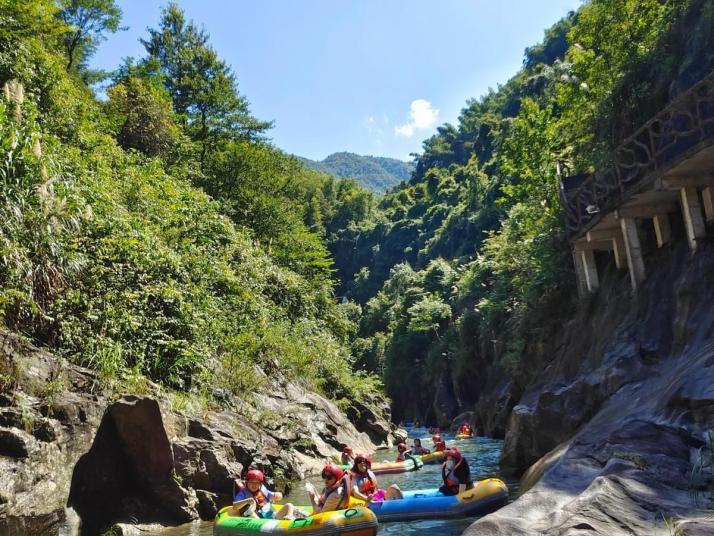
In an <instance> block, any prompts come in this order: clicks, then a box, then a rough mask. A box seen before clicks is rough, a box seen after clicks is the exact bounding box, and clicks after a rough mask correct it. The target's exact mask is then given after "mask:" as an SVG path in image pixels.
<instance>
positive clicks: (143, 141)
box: [0, 0, 379, 404]
mask: <svg viewBox="0 0 714 536" xmlns="http://www.w3.org/2000/svg"><path fill="white" fill-rule="evenodd" d="M120 17H121V12H120V11H119V9H118V8H117V7H116V4H115V3H114V2H113V1H112V0H72V1H66V2H65V1H64V0H63V1H62V2H54V1H52V0H31V1H27V2H16V1H14V0H0V85H3V84H4V85H5V88H6V93H7V94H6V98H5V99H2V100H1V102H0V151H2V164H1V165H0V176H1V177H2V181H3V186H2V189H0V191H1V195H2V197H1V198H0V210H1V211H2V214H3V218H2V221H3V224H2V228H1V233H0V282H1V283H2V286H1V288H0V315H1V316H2V320H3V323H4V324H5V325H6V326H8V327H9V328H11V329H13V330H17V331H20V332H23V333H25V334H27V335H28V336H30V337H31V338H33V339H34V340H35V341H36V342H38V343H40V344H44V345H46V346H48V347H49V348H52V349H54V350H55V351H58V352H61V353H62V354H64V355H66V356H67V357H68V358H69V359H71V360H73V361H75V362H77V363H80V364H83V365H87V366H91V367H93V368H96V369H97V370H99V371H100V372H101V373H102V376H103V377H104V378H105V379H106V380H107V381H108V382H110V383H111V382H117V383H118V384H119V385H126V384H130V385H135V386H136V385H137V382H141V381H144V379H150V380H153V381H156V382H160V383H161V384H163V385H165V386H166V387H167V388H172V389H179V390H183V391H187V392H189V393H193V394H195V395H197V396H199V397H201V398H202V399H204V400H206V401H220V400H221V399H222V398H223V397H225V395H226V393H234V394H245V393H250V392H254V391H255V390H257V389H260V387H261V384H262V383H264V381H265V380H264V378H265V376H264V375H263V374H262V373H261V372H260V371H264V372H267V373H270V371H275V370H281V371H282V372H283V373H284V375H285V376H286V377H288V378H291V379H294V380H296V381H300V382H302V383H304V384H305V385H306V386H308V387H310V388H313V389H319V390H322V391H323V392H324V393H325V394H327V395H328V396H330V397H332V398H333V399H335V400H338V401H343V402H342V403H344V404H349V401H350V400H353V399H356V398H357V397H360V398H362V397H363V396H364V394H365V393H371V392H374V391H378V390H379V388H378V381H377V379H376V378H375V377H373V376H368V375H366V374H364V373H356V372H354V371H353V368H352V357H351V354H350V350H349V341H350V338H351V336H352V334H353V330H354V327H353V326H354V323H353V322H352V321H351V318H350V316H349V314H350V313H351V311H350V310H349V308H345V307H343V306H340V305H338V304H337V302H336V299H335V296H334V290H333V273H334V268H333V262H332V258H331V256H330V254H329V251H328V249H327V247H326V244H325V238H324V237H325V235H326V234H327V232H328V226H330V225H332V222H333V220H334V221H339V220H340V218H342V219H350V218H351V214H352V211H353V206H355V207H356V210H358V211H359V210H361V211H363V212H365V213H366V212H368V211H369V210H370V207H371V204H372V197H371V195H370V194H369V193H367V192H366V191H363V190H362V189H360V188H358V187H357V186H356V184H354V183H352V182H340V181H336V180H334V179H332V178H330V177H327V176H325V175H323V174H321V173H318V172H315V171H311V170H308V169H306V168H305V167H304V166H303V165H302V164H301V163H300V162H299V161H298V160H297V159H296V158H294V157H291V156H289V155H286V154H285V153H283V152H281V151H280V150H278V149H276V148H275V147H274V146H272V145H271V144H270V143H269V142H268V141H266V138H265V132H266V131H267V129H268V128H269V127H270V124H269V123H266V122H264V121H261V120H259V119H257V118H255V117H254V116H253V115H252V114H251V112H250V106H249V103H248V100H247V99H246V97H245V96H243V95H242V94H240V93H239V92H238V89H237V83H236V77H235V75H234V73H233V72H232V71H231V69H230V67H229V66H228V65H226V64H225V62H224V61H222V60H221V59H220V57H218V54H217V53H216V51H215V50H214V49H213V48H212V47H211V45H210V39H209V36H208V35H207V34H206V33H205V32H204V31H203V30H201V29H200V28H199V26H197V25H196V24H195V23H194V22H193V21H190V20H187V19H186V18H185V16H184V14H183V12H182V10H181V8H180V7H179V6H178V5H176V4H169V5H168V6H167V7H166V8H165V9H164V11H163V13H162V16H161V20H160V22H159V24H158V25H157V27H156V28H152V29H150V30H149V31H148V35H147V37H146V39H145V40H144V41H143V43H144V46H145V48H146V55H145V57H143V58H141V59H138V60H134V59H128V60H127V61H126V62H125V63H124V64H123V65H121V66H118V68H117V70H116V72H114V73H111V75H110V78H109V82H110V84H109V88H108V90H107V93H106V94H107V99H106V101H100V100H98V99H97V98H95V96H94V94H93V92H92V90H91V88H90V87H89V86H88V85H87V84H88V83H89V82H90V81H92V80H96V73H93V74H92V73H90V72H89V70H88V67H87V66H88V60H89V59H90V57H91V54H92V53H93V52H94V50H95V48H96V44H97V43H98V42H99V41H100V40H101V39H102V37H103V36H104V35H106V32H112V31H117V30H119V29H120V28H119V24H120V22H119V21H120ZM90 74H91V76H90ZM18 83H19V84H18ZM18 88H19V89H18ZM10 93H12V95H11V94H10ZM16 93H21V94H16ZM20 102H21V104H20ZM13 103H17V104H13ZM262 378H263V379H262Z"/></svg>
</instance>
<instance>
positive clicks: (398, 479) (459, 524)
mask: <svg viewBox="0 0 714 536" xmlns="http://www.w3.org/2000/svg"><path fill="white" fill-rule="evenodd" d="M409 432H410V433H409V444H410V445H411V443H412V441H411V440H412V439H413V438H415V437H420V438H422V444H423V445H424V446H425V447H426V448H431V437H430V435H429V434H428V433H427V431H426V429H424V428H416V429H412V430H410V431H409ZM442 436H444V437H445V439H446V440H447V445H448V446H452V445H454V446H456V447H457V448H458V449H459V450H460V451H461V452H462V453H463V454H464V456H465V457H466V459H467V460H468V461H469V467H470V469H471V475H472V477H473V478H474V480H481V479H484V478H489V477H498V478H502V479H503V477H501V476H500V475H499V473H498V459H499V457H500V455H501V449H502V447H503V442H502V441H500V440H497V439H489V438H485V437H479V438H477V439H464V440H459V441H454V440H453V436H452V435H451V434H442ZM396 452H397V451H396V449H390V450H383V451H379V452H378V453H377V454H376V455H375V456H374V460H375V461H382V460H387V461H393V460H394V459H395V458H396ZM378 478H379V486H380V487H383V488H386V487H387V486H389V484H399V486H400V487H401V488H402V489H403V490H410V489H424V488H435V487H439V486H440V485H441V468H440V466H439V465H425V466H424V468H423V469H421V470H420V471H415V472H413V473H403V474H400V475H383V476H381V477H378ZM319 480H320V479H319V476H314V477H312V478H311V479H310V481H311V482H313V484H315V486H316V487H318V489H321V487H322V483H321V482H320V481H319ZM503 480H506V483H507V484H508V487H509V490H510V492H511V497H515V493H516V491H517V489H516V485H517V482H516V481H509V480H508V479H503ZM295 488H296V489H295V490H294V491H293V492H292V493H290V495H288V496H287V497H286V499H285V500H286V501H290V502H292V503H294V504H310V500H309V499H308V497H307V493H306V492H305V489H304V486H303V485H301V484H300V483H298V484H297V485H296V486H295ZM475 519H477V518H474V517H470V518H464V519H454V520H421V521H409V522H400V523H380V526H379V534H429V535H430V536H454V535H459V534H461V533H462V532H463V531H464V530H465V529H466V527H468V526H469V525H470V524H471V523H473V522H474V520H475ZM160 534H161V535H162V536H211V535H212V534H213V524H212V523H210V522H203V523H193V524H190V525H183V526H181V527H177V528H175V529H170V530H168V531H163V532H161V533H160Z"/></svg>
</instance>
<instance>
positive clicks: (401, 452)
mask: <svg viewBox="0 0 714 536" xmlns="http://www.w3.org/2000/svg"><path fill="white" fill-rule="evenodd" d="M411 457H412V451H411V450H409V449H407V446H406V445H405V444H404V443H399V444H398V445H397V460H396V461H397V462H403V461H405V460H406V459H407V458H411Z"/></svg>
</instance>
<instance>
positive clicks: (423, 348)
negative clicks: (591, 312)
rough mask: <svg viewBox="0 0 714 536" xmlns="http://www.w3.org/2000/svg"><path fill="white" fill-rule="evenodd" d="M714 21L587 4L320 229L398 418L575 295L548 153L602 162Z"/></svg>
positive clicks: (638, 2) (701, 47) (680, 85)
mask: <svg viewBox="0 0 714 536" xmlns="http://www.w3.org/2000/svg"><path fill="white" fill-rule="evenodd" d="M713 31H714V2H712V1H711V0H695V1H684V0H645V1H642V0H592V1H590V2H586V3H585V4H584V5H583V6H582V7H581V8H580V9H579V10H578V11H577V12H575V13H571V14H569V15H568V16H567V17H565V18H564V19H562V20H560V21H557V22H556V23H555V24H554V25H553V26H552V27H551V28H549V29H547V30H546V32H545V35H544V39H543V41H542V42H541V43H539V44H536V45H534V46H531V47H529V48H528V49H526V51H525V56H524V60H523V67H522V69H521V70H520V71H519V72H518V73H517V74H516V75H515V76H514V77H513V78H511V79H510V80H508V81H507V82H506V83H504V84H503V85H502V86H499V87H498V88H496V89H493V90H491V91H490V92H489V93H488V94H487V95H484V96H483V97H481V98H479V99H474V100H471V101H469V102H468V103H467V105H466V107H465V108H464V109H463V110H462V112H461V115H460V117H459V120H458V123H457V124H456V125H452V124H444V125H442V126H441V127H439V128H438V129H437V133H436V134H435V135H434V136H432V137H430V138H429V139H427V140H425V141H424V143H423V152H422V154H421V155H419V156H418V157H417V159H416V170H415V172H414V173H413V175H412V177H411V179H410V180H409V181H408V182H407V183H405V184H402V185H401V186H400V187H398V188H396V189H394V190H393V191H391V192H389V193H388V194H387V195H386V196H384V197H383V198H382V199H381V200H380V202H379V206H378V210H376V211H374V212H373V216H372V217H371V218H368V219H365V220H363V221H362V222H361V223H358V224H353V225H350V226H348V227H346V228H342V229H340V230H339V231H338V232H337V233H336V234H333V235H332V236H330V250H331V251H332V253H333V255H334V257H335V261H336V267H337V269H338V274H339V276H340V281H341V288H340V292H341V293H344V294H345V295H347V296H348V297H350V298H351V299H353V300H355V301H356V302H357V303H359V304H360V306H361V309H362V316H361V321H360V328H359V333H358V335H359V336H358V338H357V339H356V340H355V342H354V343H353V348H354V352H355V354H356V356H357V359H358V362H359V363H362V364H363V365H364V366H365V367H366V368H367V369H368V370H375V371H379V372H380V373H382V374H383V376H384V378H385V382H386V387H387V391H388V393H389V395H390V396H391V397H392V398H393V400H394V408H395V415H396V417H397V418H401V417H413V416H418V415H421V416H423V415H425V414H426V415H427V417H428V418H430V419H433V418H434V417H435V415H434V411H435V409H434V406H435V405H434V404H433V401H434V400H435V397H436V396H437V393H438V392H439V391H444V390H446V391H449V392H451V393H452V397H453V398H454V399H455V400H456V402H457V404H455V407H457V406H458V407H467V406H468V404H469V403H470V402H473V401H474V400H475V399H476V397H477V396H478V392H479V391H480V388H481V387H482V386H484V385H485V384H486V383H487V382H491V383H493V382H497V381H498V380H499V374H500V373H499V371H503V372H507V373H509V374H511V375H515V377H516V378H518V377H519V375H523V374H525V371H527V370H528V357H527V356H528V349H527V348H524V346H525V335H526V333H528V332H529V330H531V329H532V328H534V327H536V326H537V325H538V324H537V321H536V320H535V319H539V318H540V319H542V318H543V316H544V315H546V316H547V311H553V310H556V311H559V314H564V312H566V311H568V310H570V309H572V308H573V307H574V298H573V297H574V296H575V294H576V293H575V290H574V286H573V285H574V277H573V275H572V266H571V259H570V251H569V248H568V247H567V243H566V241H565V237H564V230H563V223H562V222H563V220H562V214H561V207H560V203H559V191H558V178H557V176H556V164H557V162H558V161H562V162H563V163H565V165H566V167H567V169H569V170H570V171H571V172H572V173H587V172H591V171H593V170H595V169H598V168H600V167H602V166H606V165H607V160H608V157H609V154H610V153H611V151H612V150H613V149H614V147H615V146H616V145H617V144H619V143H620V141H622V140H623V138H625V137H626V136H627V135H629V134H630V133H632V132H633V131H634V130H635V129H636V128H637V127H638V126H639V125H641V124H642V123H644V122H645V121H646V120H647V119H648V118H649V117H650V116H651V115H653V114H654V113H655V112H656V111H657V110H659V109H660V108H661V107H662V106H663V105H664V104H665V103H666V102H667V101H668V100H669V99H671V98H672V97H673V96H675V95H676V94H677V93H678V92H681V91H683V90H685V89H687V88H688V87H690V86H691V85H692V84H693V83H695V82H696V81H697V80H699V79H700V78H702V77H703V76H705V75H706V74H708V73H709V72H710V71H711V69H712V67H714V55H712V52H711V50H712V44H713V41H714V35H713ZM566 314H567V313H566ZM414 385H419V386H420V389H419V391H418V394H415V393H414V391H413V387H412V386H414ZM516 398H517V396H516Z"/></svg>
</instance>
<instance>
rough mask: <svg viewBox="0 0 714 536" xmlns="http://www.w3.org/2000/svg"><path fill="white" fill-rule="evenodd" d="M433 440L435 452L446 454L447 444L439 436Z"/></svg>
mask: <svg viewBox="0 0 714 536" xmlns="http://www.w3.org/2000/svg"><path fill="white" fill-rule="evenodd" d="M431 440H432V441H433V442H434V452H444V451H445V450H446V442H445V441H444V440H443V439H442V438H441V436H440V435H439V434H436V435H435V436H434V437H432V438H431Z"/></svg>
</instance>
